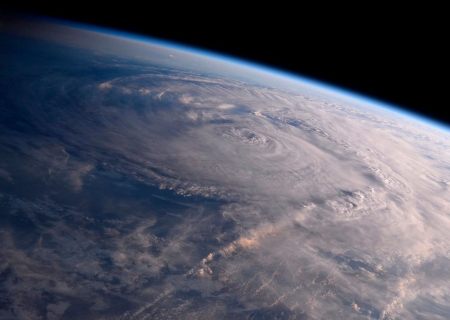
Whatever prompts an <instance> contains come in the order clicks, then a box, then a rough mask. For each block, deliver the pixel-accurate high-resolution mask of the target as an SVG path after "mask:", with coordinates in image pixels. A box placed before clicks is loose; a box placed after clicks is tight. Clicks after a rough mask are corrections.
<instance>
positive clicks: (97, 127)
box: [0, 20, 450, 320]
mask: <svg viewBox="0 0 450 320" xmlns="http://www.w3.org/2000/svg"><path fill="white" fill-rule="evenodd" d="M449 187H450V131H449V129H448V128H442V127H439V126H438V125H435V124H433V123H431V122H429V121H427V120H425V119H420V118H418V117H416V116H414V115H411V114H407V113H406V112H405V111H402V110H401V109H398V108H394V107H393V106H387V105H383V104H382V103H379V102H377V101H374V100H371V99H369V98H366V97H360V96H357V95H356V94H353V93H351V92H345V91H343V90H340V89H336V88H332V87H329V86H326V85H325V84H320V83H316V82H313V81H311V80H309V79H304V78H301V77H298V76H295V75H290V74H285V73H282V72H280V71H277V70H271V69H269V68H266V67H263V66H257V65H253V64H251V63H248V62H242V61H237V60H234V59H232V58H230V57H224V56H220V55H217V54H213V53H206V52H201V51H199V50H195V49H192V48H184V47H182V46H179V45H175V44H169V43H164V42H161V41H157V40H154V39H146V38H142V37H138V36H134V35H128V34H122V33H119V32H113V31H106V30H101V29H96V28H92V27H86V26H78V25H74V24H67V23H54V22H51V21H42V20H40V21H38V20H36V21H32V20H28V21H26V22H24V21H18V22H17V23H13V22H11V23H10V24H9V25H3V26H2V29H1V32H0V244H1V245H0V318H1V319H48V320H53V319H117V320H119V319H121V320H131V319H136V320H137V319H207V320H209V319H449V318H450V284H449V279H450V237H449V229H450V214H449V213H450V191H449Z"/></svg>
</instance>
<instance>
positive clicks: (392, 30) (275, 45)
mask: <svg viewBox="0 0 450 320" xmlns="http://www.w3.org/2000/svg"><path fill="white" fill-rule="evenodd" d="M211 5H212V6H211V7H210V8H197V9H198V10H196V9H195V8H192V7H189V6H187V5H185V7H181V8H180V7H177V6H175V4H172V3H167V4H165V5H158V6H157V7H155V8H154V9H152V7H136V6H133V5H132V4H130V5H128V6H125V5H124V4H121V6H118V7H114V6H111V5H110V6H108V7H104V8H98V9H93V8H86V7H78V6H74V5H72V6H68V5H67V3H65V4H61V5H56V6H52V7H50V6H49V7H45V6H42V5H41V4H39V5H37V4H36V5H20V4H16V5H15V6H9V7H6V6H5V5H3V8H2V9H3V12H10V10H11V9H14V10H16V12H28V13H34V14H41V15H47V16H50V17H56V18H61V19H68V20H73V21H78V22H84V23H89V24H94V25H98V26H103V27H110V28H114V29H118V30H123V31H128V32H133V33H138V34H143V35H150V36H152V37H158V38H162V39H165V40H171V41H176V42H181V43H183V44H187V45H193V46H197V47H200V48H205V49H208V50H213V51H218V52H220V53H225V54H229V55H232V56H236V57H240V58H244V59H247V60H250V61H254V62H258V63H262V64H265V65H269V66H272V67H276V68H279V69H282V70H286V71H290V72H293V73H298V74H300V75H303V76H307V77H311V78H314V79H316V80H321V81H324V82H327V83H329V84H334V85H338V86H340V87H343V88H345V89H349V90H353V91H356V92H358V93H362V94H365V95H368V96H370V97H373V98H377V99H380V100H383V101H385V102H387V103H391V104H396V105H398V106H401V107H404V108H407V109H409V110H411V111H416V112H418V113H421V114H423V115H426V116H428V117H432V118H434V119H435V120H440V121H444V122H447V123H448V124H450V115H447V114H446V109H449V108H448V106H449V104H448V102H447V97H446V95H445V93H446V92H448V90H447V88H446V87H444V86H445V85H446V82H448V80H445V79H446V74H444V73H445V72H446V69H447V68H448V67H447V68H445V66H446V64H448V63H447V61H446V58H445V57H446V56H447V54H448V52H445V51H444V46H445V41H444V37H443V33H444V31H443V30H445V28H444V26H443V25H442V26H440V25H439V24H440V23H441V24H442V22H440V17H439V16H435V18H433V17H430V16H427V14H429V13H430V12H429V11H430V10H429V9H428V8H412V10H411V8H408V10H409V11H399V12H393V11H392V8H373V7H367V8H351V10H350V8H349V11H346V10H345V8H330V7H322V8H321V5H320V4H319V5H318V6H317V8H315V10H311V9H310V8H302V9H298V8H297V7H295V8H294V7H283V6H281V5H280V6H279V7H277V6H274V5H273V4H272V6H271V7H265V8H263V9H262V10H259V9H260V8H255V11H254V12H253V11H251V10H248V9H245V11H243V8H240V7H236V6H232V5H225V4H224V3H214V5H213V4H211ZM436 11H439V9H438V8H436ZM425 18H426V19H425ZM441 36H442V37H441Z"/></svg>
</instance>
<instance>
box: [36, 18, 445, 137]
mask: <svg viewBox="0 0 450 320" xmlns="http://www.w3.org/2000/svg"><path fill="white" fill-rule="evenodd" d="M39 19H40V20H43V21H46V22H50V23H54V24H59V25H63V26H67V27H73V28H78V29H82V30H86V31H91V32H97V33H101V34H105V35H109V36H114V37H118V38H125V39H128V40H133V41H137V42H141V43H147V44H151V45H158V46H161V47H165V48H170V49H173V50H179V51H183V52H186V53H190V54H193V55H198V56H202V57H205V58H210V59H215V60H219V61H222V62H228V63H231V64H234V65H237V66H241V67H245V68H251V69H255V70H258V71H261V72H264V73H267V74H271V75H274V76H278V77H281V78H284V79H288V80H291V81H296V82H300V83H303V84H306V85H309V86H312V87H316V88H319V89H321V90H324V91H327V92H330V93H334V94H336V95H339V96H342V97H344V98H348V99H352V100H356V101H360V102H362V103H366V104H369V105H372V106H376V107H379V108H382V109H384V110H386V111H390V112H393V113H395V114H397V115H401V116H404V117H407V118H410V119H413V120H415V121H418V122H421V123H424V124H428V125H430V126H433V127H435V128H438V129H441V130H444V131H446V132H450V127H449V126H448V125H447V124H445V123H442V122H439V121H436V120H433V119H430V118H428V117H424V116H422V115H420V114H418V113H415V112H412V111H409V110H408V109H407V108H405V107H402V106H397V105H393V104H391V103H386V102H383V101H381V100H378V99H374V98H371V97H367V96H365V95H362V94H359V93H357V92H354V91H351V90H348V89H343V88H340V87H336V86H333V85H329V84H327V83H324V82H321V81H317V80H314V79H311V78H308V77H305V76H301V75H298V74H294V73H290V72H286V71H282V70H279V69H276V68H272V67H269V66H265V65H261V64H257V63H253V62H250V61H244V60H242V59H239V58H235V57H232V56H228V55H225V54H220V53H217V52H212V51H208V50H205V49H199V48H194V47H190V46H186V45H182V44H178V43H173V42H170V41H166V40H161V39H157V38H152V37H150V36H142V35H137V34H133V33H128V32H124V31H119V30H114V29H109V28H103V27H99V26H92V25H86V24H81V23H78V22H73V21H67V20H59V19H54V18H48V17H46V18H43V17H40V18H39Z"/></svg>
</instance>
